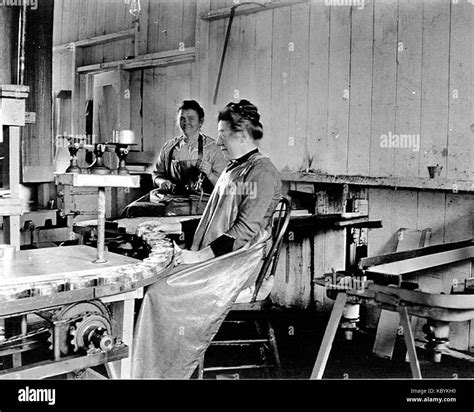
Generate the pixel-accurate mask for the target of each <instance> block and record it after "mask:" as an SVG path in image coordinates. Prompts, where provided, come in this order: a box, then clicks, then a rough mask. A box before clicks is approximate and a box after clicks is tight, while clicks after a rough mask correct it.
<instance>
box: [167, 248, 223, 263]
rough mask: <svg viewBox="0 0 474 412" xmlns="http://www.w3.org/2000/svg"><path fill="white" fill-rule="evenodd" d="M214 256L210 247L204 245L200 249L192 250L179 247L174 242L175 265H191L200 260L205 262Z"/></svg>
mask: <svg viewBox="0 0 474 412" xmlns="http://www.w3.org/2000/svg"><path fill="white" fill-rule="evenodd" d="M213 257H214V253H213V252H212V249H211V248H210V247H206V248H204V249H202V250H198V251H194V250H186V249H181V248H180V247H179V246H176V244H175V256H174V262H175V265H180V264H184V265H193V264H197V263H201V262H205V261H206V260H209V259H212V258H213Z"/></svg>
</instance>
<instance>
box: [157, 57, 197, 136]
mask: <svg viewBox="0 0 474 412" xmlns="http://www.w3.org/2000/svg"><path fill="white" fill-rule="evenodd" d="M190 78H191V67H190V64H180V65H177V66H168V67H167V68H166V81H167V86H166V119H165V121H166V135H167V136H169V137H168V139H170V138H171V137H173V136H177V135H179V134H180V133H181V131H180V129H179V127H178V124H177V121H176V119H177V111H176V109H177V108H178V106H179V105H180V103H181V102H182V101H183V100H185V99H188V98H189V95H190V93H191V82H190ZM163 143H164V142H163Z"/></svg>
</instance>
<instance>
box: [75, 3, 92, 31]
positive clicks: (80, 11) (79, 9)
mask: <svg viewBox="0 0 474 412" xmlns="http://www.w3.org/2000/svg"><path fill="white" fill-rule="evenodd" d="M87 3H88V0H76V1H75V2H74V6H75V10H74V14H73V15H74V18H75V19H77V20H78V27H77V37H76V40H84V39H87V26H88V23H89V16H88V15H87V9H88V4H87Z"/></svg>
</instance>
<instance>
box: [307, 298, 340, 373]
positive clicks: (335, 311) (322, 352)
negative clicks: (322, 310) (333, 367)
mask: <svg viewBox="0 0 474 412" xmlns="http://www.w3.org/2000/svg"><path fill="white" fill-rule="evenodd" d="M346 302H347V295H346V294H345V293H343V292H340V293H338V294H337V297H336V302H335V303H334V306H333V308H332V311H331V316H330V317H329V322H328V325H327V326H326V332H324V337H323V341H322V342H321V346H320V348H319V352H318V357H317V358H316V363H315V364H314V368H313V372H312V373H311V376H310V379H321V378H322V377H323V374H324V369H325V368H326V363H327V361H328V358H329V353H330V352H331V348H332V343H333V341H334V337H335V336H336V332H337V328H338V327H339V322H340V320H341V317H342V314H343V312H344V308H345V307H346Z"/></svg>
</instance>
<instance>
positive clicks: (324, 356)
mask: <svg viewBox="0 0 474 412" xmlns="http://www.w3.org/2000/svg"><path fill="white" fill-rule="evenodd" d="M347 301H348V296H347V294H346V293H344V292H339V293H338V294H337V297H336V301H335V303H334V306H333V309H332V312H331V316H330V317H329V322H328V325H327V327H326V331H325V332H324V337H323V340H322V342H321V346H320V348H319V352H318V357H317V358H316V362H315V364H314V367H313V371H312V373H311V377H310V379H322V377H323V374H324V370H325V369H326V364H327V361H328V358H329V354H330V352H331V348H332V344H333V342H334V338H335V336H336V332H337V329H338V327H339V323H340V321H341V318H342V315H343V313H344V309H345V307H346V303H347ZM398 313H399V316H400V322H401V325H402V327H403V332H404V333H403V336H404V338H405V344H406V347H407V350H408V359H409V361H410V369H411V373H412V375H413V378H414V379H421V370H420V364H419V362H418V357H417V355H416V350H415V341H414V339H413V331H412V328H411V325H410V320H409V318H408V312H407V309H406V307H405V306H399V307H398Z"/></svg>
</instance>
